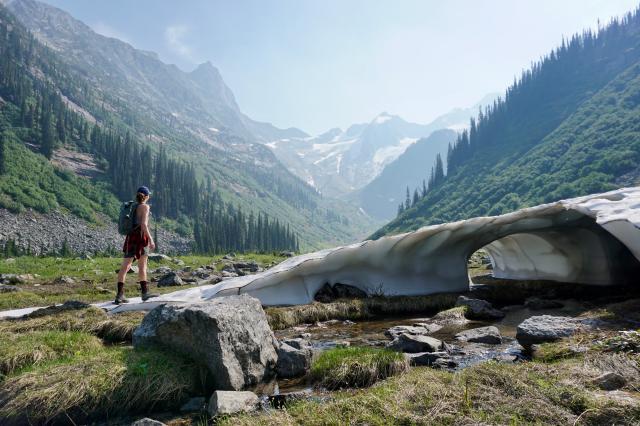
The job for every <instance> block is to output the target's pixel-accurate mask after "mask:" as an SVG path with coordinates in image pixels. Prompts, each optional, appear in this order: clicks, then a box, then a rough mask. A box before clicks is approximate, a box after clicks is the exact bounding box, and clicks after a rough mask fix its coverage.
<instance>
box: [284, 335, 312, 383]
mask: <svg viewBox="0 0 640 426" xmlns="http://www.w3.org/2000/svg"><path fill="white" fill-rule="evenodd" d="M300 340H302V339H300ZM312 356H313V352H312V350H311V347H310V346H304V347H300V348H295V347H293V346H291V345H288V344H286V343H282V344H281V345H280V347H279V348H278V363H277V364H276V373H277V374H278V377H280V378H284V379H288V378H292V377H299V376H303V375H304V374H305V373H306V372H307V371H308V370H309V368H311V358H312Z"/></svg>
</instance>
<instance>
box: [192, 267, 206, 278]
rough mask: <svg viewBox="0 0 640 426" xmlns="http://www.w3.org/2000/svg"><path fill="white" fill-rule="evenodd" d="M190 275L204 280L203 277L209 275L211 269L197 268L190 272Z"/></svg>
mask: <svg viewBox="0 0 640 426" xmlns="http://www.w3.org/2000/svg"><path fill="white" fill-rule="evenodd" d="M191 276H193V277H196V278H200V279H201V280H204V279H205V278H209V277H210V276H211V271H209V270H208V269H205V268H198V269H196V270H195V271H193V272H192V273H191Z"/></svg>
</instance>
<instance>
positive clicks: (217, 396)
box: [208, 391, 260, 417]
mask: <svg viewBox="0 0 640 426" xmlns="http://www.w3.org/2000/svg"><path fill="white" fill-rule="evenodd" d="M259 404H260V400H259V399H258V396H257V395H256V394H255V393H253V392H247V391H243V392H238V391H215V392H214V393H213V395H211V399H210V400H209V409H208V411H209V415H210V416H211V417H215V416H217V415H220V414H235V413H248V412H251V411H255V410H257V409H258V405H259Z"/></svg>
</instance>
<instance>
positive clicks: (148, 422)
mask: <svg viewBox="0 0 640 426" xmlns="http://www.w3.org/2000/svg"><path fill="white" fill-rule="evenodd" d="M131 426H167V425H166V424H164V423H162V422H159V421H158V420H153V419H150V418H148V417H145V418H144V419H140V420H136V421H135V422H133V423H131Z"/></svg>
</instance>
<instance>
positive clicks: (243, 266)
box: [233, 260, 260, 272]
mask: <svg viewBox="0 0 640 426" xmlns="http://www.w3.org/2000/svg"><path fill="white" fill-rule="evenodd" d="M233 268H234V269H235V270H236V271H237V270H242V271H245V272H258V269H260V267H259V266H258V264H257V263H256V262H255V261H253V260H250V261H248V262H234V263H233Z"/></svg>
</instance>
